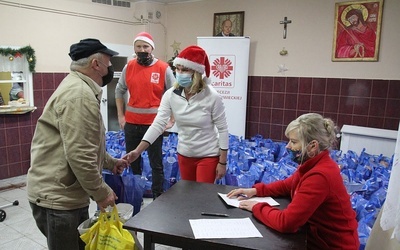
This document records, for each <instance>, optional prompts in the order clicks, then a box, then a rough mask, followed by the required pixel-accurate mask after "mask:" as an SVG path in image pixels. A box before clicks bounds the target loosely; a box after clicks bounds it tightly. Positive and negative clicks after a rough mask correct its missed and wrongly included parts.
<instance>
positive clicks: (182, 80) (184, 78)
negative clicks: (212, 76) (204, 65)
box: [176, 72, 193, 88]
mask: <svg viewBox="0 0 400 250" xmlns="http://www.w3.org/2000/svg"><path fill="white" fill-rule="evenodd" d="M192 77H193V74H190V73H179V72H176V81H177V82H178V84H179V86H181V87H184V88H186V87H189V86H190V85H192Z"/></svg>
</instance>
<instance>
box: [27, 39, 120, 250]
mask: <svg viewBox="0 0 400 250" xmlns="http://www.w3.org/2000/svg"><path fill="white" fill-rule="evenodd" d="M117 54H118V53H117V52H115V51H113V50H110V49H108V48H107V47H106V46H104V45H103V44H102V43H101V42H100V41H99V40H97V39H84V40H81V41H80V42H79V43H76V44H73V45H71V47H70V53H69V56H70V57H71V59H72V62H71V66H70V69H71V72H70V73H69V74H68V75H67V76H66V77H65V78H64V80H63V81H62V82H61V84H60V85H59V86H58V88H57V89H56V90H55V91H54V93H53V94H52V96H51V97H50V99H49V100H48V101H47V103H46V106H45V107H44V110H43V113H42V115H41V116H40V118H39V120H38V122H37V125H36V130H35V133H34V136H33V140H32V147H31V166H30V168H29V170H28V175H27V190H28V199H29V204H30V206H31V208H32V213H33V216H34V218H35V220H36V224H37V226H38V228H39V229H40V231H41V232H42V233H43V234H44V235H45V236H46V238H47V244H48V248H49V249H50V250H51V249H57V250H60V249H66V250H73V249H84V248H85V246H84V243H83V242H82V241H81V239H80V238H79V232H78V230H77V228H78V226H79V225H80V224H81V223H82V222H83V221H85V220H86V219H88V218H89V212H88V210H89V204H90V199H93V200H94V201H95V202H96V203H97V205H98V207H99V208H100V209H101V210H104V209H105V208H106V207H107V206H113V205H114V204H115V200H116V199H117V197H116V195H115V193H114V192H113V190H112V189H111V188H110V187H109V186H108V185H107V184H106V183H105V182H104V181H103V179H102V170H103V168H106V169H110V170H112V171H113V172H114V173H121V172H122V171H123V169H124V168H125V167H127V166H128V162H126V161H125V160H122V159H115V158H113V157H111V156H110V155H109V154H108V153H107V152H106V149H105V128H104V124H103V120H102V117H101V113H100V100H101V95H102V89H101V87H102V86H105V85H106V84H107V83H109V82H110V81H111V80H112V78H113V74H114V70H113V67H112V65H111V62H110V58H111V57H112V56H115V55H117Z"/></svg>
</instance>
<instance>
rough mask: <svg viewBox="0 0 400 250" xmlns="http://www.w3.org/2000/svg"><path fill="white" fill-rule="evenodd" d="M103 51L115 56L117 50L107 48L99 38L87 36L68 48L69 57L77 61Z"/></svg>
mask: <svg viewBox="0 0 400 250" xmlns="http://www.w3.org/2000/svg"><path fill="white" fill-rule="evenodd" d="M98 52H101V53H104V54H107V55H109V56H116V55H118V52H116V51H114V50H111V49H109V48H107V47H106V46H105V45H104V44H102V43H101V42H100V41H99V40H97V39H93V38H87V39H83V40H80V42H79V43H75V44H72V45H71V47H70V49H69V54H68V55H69V57H71V59H72V60H73V61H77V60H79V59H82V58H86V57H89V56H91V55H93V54H95V53H98Z"/></svg>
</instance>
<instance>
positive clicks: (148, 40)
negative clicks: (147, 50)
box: [133, 32, 156, 49]
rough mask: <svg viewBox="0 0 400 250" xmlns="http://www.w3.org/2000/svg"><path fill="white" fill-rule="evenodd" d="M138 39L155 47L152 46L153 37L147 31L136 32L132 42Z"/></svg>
mask: <svg viewBox="0 0 400 250" xmlns="http://www.w3.org/2000/svg"><path fill="white" fill-rule="evenodd" d="M138 40H140V41H144V42H146V43H148V44H150V45H151V47H153V49H155V48H156V46H154V41H153V37H152V36H151V35H150V34H149V33H147V32H140V33H139V34H137V36H136V37H135V40H133V44H135V42H136V41H138Z"/></svg>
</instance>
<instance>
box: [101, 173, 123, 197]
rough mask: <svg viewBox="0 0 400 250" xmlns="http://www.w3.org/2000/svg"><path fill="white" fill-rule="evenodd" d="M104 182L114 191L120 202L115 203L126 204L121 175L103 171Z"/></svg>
mask: <svg viewBox="0 0 400 250" xmlns="http://www.w3.org/2000/svg"><path fill="white" fill-rule="evenodd" d="M102 174H103V179H104V182H105V183H106V184H107V185H108V186H109V187H110V188H111V189H112V190H113V191H114V193H115V194H116V195H117V197H118V200H116V201H115V203H123V202H124V183H123V182H122V178H121V176H120V175H115V174H113V173H112V172H111V171H110V170H103V172H102Z"/></svg>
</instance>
